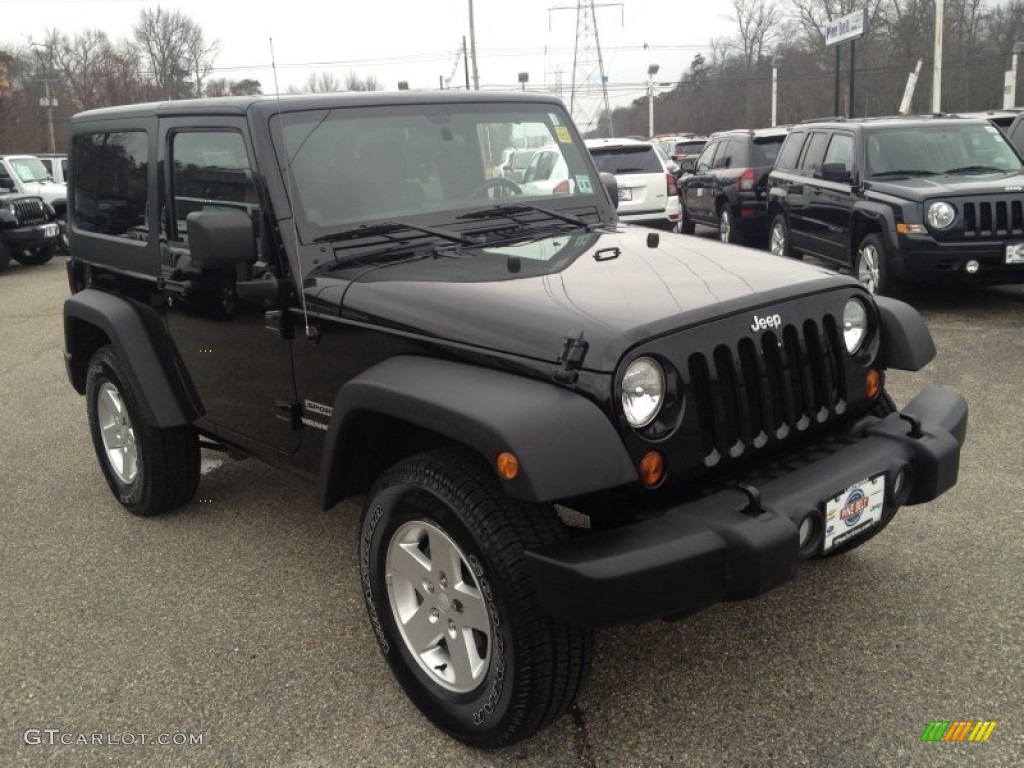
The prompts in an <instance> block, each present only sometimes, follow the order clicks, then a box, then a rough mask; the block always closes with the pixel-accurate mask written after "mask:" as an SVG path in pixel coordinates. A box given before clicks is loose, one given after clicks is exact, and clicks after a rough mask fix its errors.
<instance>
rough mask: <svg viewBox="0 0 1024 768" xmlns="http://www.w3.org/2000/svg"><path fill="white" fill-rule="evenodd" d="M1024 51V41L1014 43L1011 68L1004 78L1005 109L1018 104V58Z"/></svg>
mask: <svg viewBox="0 0 1024 768" xmlns="http://www.w3.org/2000/svg"><path fill="white" fill-rule="evenodd" d="M1022 53H1024V42H1016V43H1014V44H1013V51H1012V54H1011V56H1010V69H1009V70H1007V72H1006V74H1005V75H1004V78H1003V109H1012V108H1013V107H1015V106H1017V58H1018V57H1019V56H1020V54H1022Z"/></svg>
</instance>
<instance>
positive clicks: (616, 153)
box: [590, 144, 665, 176]
mask: <svg viewBox="0 0 1024 768" xmlns="http://www.w3.org/2000/svg"><path fill="white" fill-rule="evenodd" d="M590 154H591V155H593V156H594V162H595V163H597V170H599V171H602V172H604V173H611V174H615V175H616V176H628V175H629V174H632V173H664V172H665V168H664V166H663V165H662V164H661V159H660V158H659V157H658V155H657V153H656V152H655V151H654V147H652V146H650V145H647V144H641V145H637V146H622V147H591V148H590Z"/></svg>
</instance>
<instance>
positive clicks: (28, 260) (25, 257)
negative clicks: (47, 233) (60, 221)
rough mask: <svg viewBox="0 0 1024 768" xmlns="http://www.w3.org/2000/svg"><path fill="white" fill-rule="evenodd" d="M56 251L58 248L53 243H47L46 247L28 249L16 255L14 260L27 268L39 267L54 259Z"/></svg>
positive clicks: (38, 246)
mask: <svg viewBox="0 0 1024 768" xmlns="http://www.w3.org/2000/svg"><path fill="white" fill-rule="evenodd" d="M56 250H57V248H56V246H55V245H54V244H53V243H47V244H46V245H37V246H35V247H34V248H26V249H24V250H23V251H21V252H20V253H15V254H14V258H15V260H16V261H18V262H20V263H21V264H24V265H25V266H28V267H37V266H39V265H40V264H45V263H46V262H48V261H49V260H50V259H52V258H53V254H54V253H55V252H56Z"/></svg>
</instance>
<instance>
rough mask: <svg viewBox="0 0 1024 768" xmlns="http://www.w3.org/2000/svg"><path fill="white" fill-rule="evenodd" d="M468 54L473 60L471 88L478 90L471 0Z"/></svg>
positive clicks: (471, 3) (470, 0) (474, 28)
mask: <svg viewBox="0 0 1024 768" xmlns="http://www.w3.org/2000/svg"><path fill="white" fill-rule="evenodd" d="M469 55H470V57H471V59H472V62H473V90H474V91H479V90H480V73H479V72H478V71H477V68H476V27H475V25H474V24H473V0H469Z"/></svg>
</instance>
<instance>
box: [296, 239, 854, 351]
mask: <svg viewBox="0 0 1024 768" xmlns="http://www.w3.org/2000/svg"><path fill="white" fill-rule="evenodd" d="M648 237H656V238H657V239H658V240H659V242H658V244H657V245H656V246H655V247H651V246H649V245H648ZM853 284H855V283H854V282H853V280H852V279H851V278H848V277H843V276H840V275H837V274H836V273H834V272H832V271H830V270H827V269H824V268H821V267H814V266H811V265H807V264H803V263H801V262H798V261H794V260H792V259H785V258H781V257H777V256H772V255H771V254H769V253H765V252H759V251H754V250H751V249H747V248H741V247H738V246H732V245H726V244H723V243H720V242H717V241H713V240H705V239H702V238H697V237H691V236H687V235H677V234H670V233H654V232H653V231H651V230H648V229H643V228H639V227H625V228H621V229H619V230H617V231H615V232H610V233H604V234H585V235H581V234H570V235H567V236H561V237H547V238H542V239H539V240H533V241H530V242H526V243H522V244H519V245H514V246H509V247H502V248H488V249H477V248H470V249H463V250H460V251H458V252H457V253H456V254H453V255H449V256H433V255H432V256H428V257H423V258H418V259H412V260H409V261H404V262H399V263H390V264H383V265H379V266H373V267H367V265H366V264H363V265H362V266H359V267H355V266H353V267H351V268H345V269H343V270H336V271H334V272H331V273H321V274H319V275H317V276H316V277H315V279H314V280H312V281H309V282H307V286H308V287H307V292H306V296H307V302H308V303H309V304H310V305H311V307H313V306H315V307H316V309H317V310H318V311H327V312H330V313H332V314H333V313H338V312H339V311H340V313H341V314H342V316H344V317H347V318H350V319H353V320H358V321H361V322H369V323H372V324H375V325H382V326H387V327H392V328H395V329H397V330H401V331H404V332H410V333H415V334H417V335H423V334H425V335H427V336H430V337H434V338H438V339H444V340H447V341H451V342H456V343H459V344H465V345H469V346H472V347H477V348H485V349H488V350H492V351H495V352H500V353H504V354H511V355H517V356H524V357H529V358H533V359H537V360H543V361H547V362H550V363H556V362H557V361H558V358H559V355H560V353H561V352H562V349H563V347H564V345H565V340H566V339H567V338H568V337H573V338H575V337H578V336H579V335H580V333H582V334H583V336H584V339H585V340H586V341H587V342H588V344H589V349H588V351H587V355H586V358H585V360H584V363H583V367H584V368H586V369H589V370H596V371H611V370H613V369H614V368H615V366H616V364H617V363H618V361H619V360H620V359H621V357H622V355H623V354H625V352H626V351H627V350H628V349H629V348H630V347H631V346H633V345H635V344H637V343H639V342H640V341H643V340H646V339H649V338H651V337H654V336H659V335H662V334H665V333H669V332H671V331H675V330H678V329H681V328H685V327H687V326H691V325H696V324H699V323H703V322H707V321H709V320H712V319H715V318H718V317H722V316H724V315H728V314H733V313H737V312H747V311H750V312H751V313H753V312H754V311H755V310H760V311H770V309H771V307H772V306H773V305H774V304H775V303H777V302H779V301H782V300H785V299H788V298H792V297H796V296H800V295H803V294H807V293H810V292H819V291H822V290H827V289H829V288H834V287H838V286H846V287H849V286H850V285H853ZM342 300H343V302H344V306H343V307H342V306H341V303H342Z"/></svg>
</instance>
